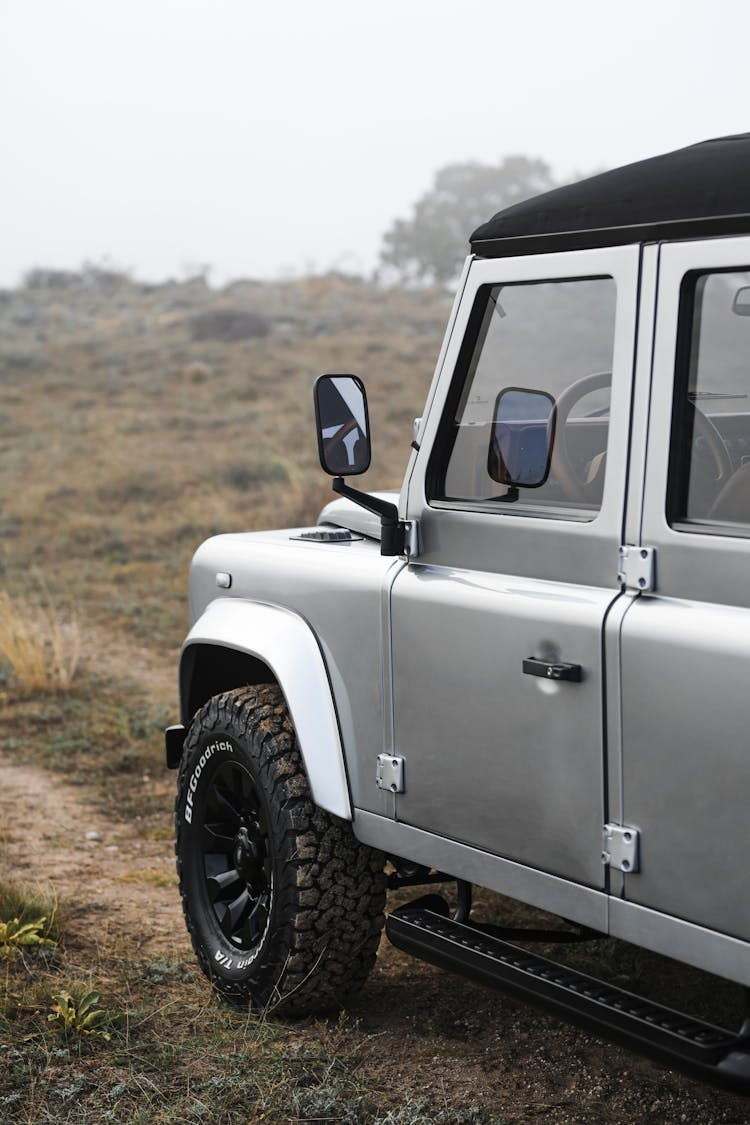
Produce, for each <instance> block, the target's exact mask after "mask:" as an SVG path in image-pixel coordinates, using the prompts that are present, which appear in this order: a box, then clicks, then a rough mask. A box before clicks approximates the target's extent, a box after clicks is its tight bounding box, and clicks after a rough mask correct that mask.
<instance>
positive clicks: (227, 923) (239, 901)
mask: <svg viewBox="0 0 750 1125" xmlns="http://www.w3.org/2000/svg"><path fill="white" fill-rule="evenodd" d="M250 901H251V900H250V894H249V892H248V891H247V890H246V889H245V890H243V891H242V892H241V893H240V894H239V895H238V896H237V898H236V899H235V900H234V902H230V903H227V904H226V910H225V911H224V914H223V917H222V918H221V919H220V921H219V925H220V927H221V932H222V933H223V934H224V937H227V938H229V939H230V941H231V939H232V938H233V937H234V934H235V932H236V931H237V928H238V927H239V924H240V921H241V919H242V915H243V914H244V912H245V911H246V909H247V906H248V903H249V902H250Z"/></svg>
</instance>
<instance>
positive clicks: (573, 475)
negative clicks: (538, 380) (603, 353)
mask: <svg viewBox="0 0 750 1125" xmlns="http://www.w3.org/2000/svg"><path fill="white" fill-rule="evenodd" d="M611 383H612V372H611V371H596V372H594V374H593V375H584V376H583V378H582V379H576V381H575V383H571V384H570V386H569V387H566V388H565V390H564V391H563V393H562V394H561V395H560V397H559V398H558V400H557V419H556V422H555V444H554V447H553V449H552V466H551V471H552V472H553V473H554V475H555V477H556V479H557V480H558V481H559V483H560V486H561V487H562V489H563V491H564V492H565V493H566V495H567V496H568V498H569V499H571V500H584V501H586V502H588V503H591V504H595V503H597V502H598V500H599V499H600V497H601V491H602V486H601V481H600V480H599V473H598V472H597V473H596V474H595V475H594V477H593V479H587V478H586V477H584V476H583V474H582V473H581V470H580V468H578V467H577V466H576V464H575V462H574V461H573V460H572V459H571V456H570V452H569V450H568V435H567V424H568V418H569V417H570V414H571V411H572V410H573V407H574V406H575V405H576V403H577V402H579V401H580V400H581V399H582V398H583V396H584V395H587V394H590V393H591V392H592V391H600V390H601V389H602V388H603V387H609V386H610V385H611Z"/></svg>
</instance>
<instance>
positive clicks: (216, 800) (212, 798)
mask: <svg viewBox="0 0 750 1125" xmlns="http://www.w3.org/2000/svg"><path fill="white" fill-rule="evenodd" d="M237 796H238V795H237V794H236V793H232V792H231V790H229V789H224V788H223V787H222V788H221V789H220V788H219V786H218V785H213V786H212V787H211V789H210V790H209V798H208V803H209V805H211V806H213V809H214V810H215V812H216V815H217V817H218V818H219V819H220V821H221V823H222V824H223V825H224V826H225V827H229V826H230V825H231V827H232V828H236V826H237V825H238V824H239V822H240V819H241V817H242V812H241V808H240V805H239V804H238V803H237Z"/></svg>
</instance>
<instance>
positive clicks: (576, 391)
mask: <svg viewBox="0 0 750 1125" xmlns="http://www.w3.org/2000/svg"><path fill="white" fill-rule="evenodd" d="M615 303H616V289H615V282H614V280H613V278H611V277H597V278H585V279H575V280H565V281H545V282H534V283H523V284H513V285H495V286H486V287H484V288H483V289H481V290H480V291H479V294H478V296H477V302H476V305H475V308H474V312H473V333H472V332H471V331H470V332H469V334H468V337H469V340H470V341H471V343H470V345H469V348H468V350H467V351H466V354H465V355H464V356H462V357H461V359H460V360H459V363H458V368H457V371H456V378H455V380H454V385H453V387H452V388H451V397H450V399H449V402H448V408H447V410H446V412H445V417H444V421H443V426H442V430H441V433H440V435H439V438H438V442H437V444H436V449H435V453H434V454H433V462H432V463H431V465H430V473H429V474H428V481H429V483H428V488H429V498H430V500H431V502H436V503H438V504H442V503H448V504H451V505H453V504H460V505H471V506H480V507H481V508H483V509H490V510H493V511H497V512H499V513H503V514H509V513H512V514H523V513H524V512H526V514H533V515H537V516H539V515H551V516H557V517H558V518H559V517H560V516H561V515H563V516H564V515H570V516H571V517H573V518H588V519H591V518H593V515H594V514H595V513H596V511H598V509H599V507H600V505H601V498H602V490H603V486H604V477H605V473H606V451H607V437H608V429H609V401H610V386H611V381H612V353H613V346H614V331H615ZM511 388H520V389H521V390H524V391H533V392H537V393H540V392H541V393H544V394H545V395H547V396H549V398H550V399H551V400H552V402H553V404H554V407H555V426H554V431H553V435H554V442H553V448H552V462H551V468H550V471H549V475H548V477H547V479H546V481H545V482H544V483H543V484H542V485H541V486H535V487H525V486H523V485H521V486H520V487H519V488H518V489H517V490H516V493H517V494H516V495H515V496H514V495H513V490H512V489H509V488H508V487H507V486H505V485H502V484H499V483H498V482H497V475H498V474H497V473H493V472H492V471H491V470H492V456H491V453H490V447H491V442H492V424H493V420H494V418H495V409H496V404H497V402H498V398H499V396H500V395H501V394H502V393H503V392H504V391H508V390H509V389H511ZM519 401H532V399H531V396H528V395H527V396H526V399H525V400H524V399H523V397H522V396H519ZM536 401H540V400H539V399H538V398H537V399H536ZM516 429H517V433H516V434H515V435H512V436H513V438H514V440H516V441H517V444H518V447H519V449H521V451H522V453H521V455H523V451H525V450H527V451H528V458H529V462H530V464H534V463H536V462H537V461H538V458H539V456H540V453H539V449H538V448H537V447H538V446H539V445H540V443H541V442H542V441H543V436H542V434H541V430H540V426H539V424H538V423H537V424H536V425H531V424H529V423H528V420H524V419H522V418H520V417H519V419H518V422H517V426H516ZM550 433H551V434H552V428H550Z"/></svg>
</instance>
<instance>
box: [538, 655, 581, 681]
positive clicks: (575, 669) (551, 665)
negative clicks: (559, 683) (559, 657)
mask: <svg viewBox="0 0 750 1125" xmlns="http://www.w3.org/2000/svg"><path fill="white" fill-rule="evenodd" d="M523 670H524V674H525V675H527V676H541V677H542V679H544V680H568V681H569V682H570V683H573V684H580V682H581V680H582V678H583V670H582V668H581V665H580V664H561V663H560V662H559V661H554V662H553V661H550V660H534V658H533V657H529V658H528V660H524V662H523Z"/></svg>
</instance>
